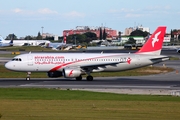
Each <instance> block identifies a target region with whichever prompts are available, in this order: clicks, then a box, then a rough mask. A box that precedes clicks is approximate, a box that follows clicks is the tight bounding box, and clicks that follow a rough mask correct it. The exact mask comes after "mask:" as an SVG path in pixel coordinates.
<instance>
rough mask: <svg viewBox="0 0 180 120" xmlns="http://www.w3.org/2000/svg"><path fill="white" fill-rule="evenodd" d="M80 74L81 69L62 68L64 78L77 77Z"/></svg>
mask: <svg viewBox="0 0 180 120" xmlns="http://www.w3.org/2000/svg"><path fill="white" fill-rule="evenodd" d="M81 74H82V71H81V70H80V69H76V68H64V69H63V76H64V77H65V78H75V77H79V76H80V75H81Z"/></svg>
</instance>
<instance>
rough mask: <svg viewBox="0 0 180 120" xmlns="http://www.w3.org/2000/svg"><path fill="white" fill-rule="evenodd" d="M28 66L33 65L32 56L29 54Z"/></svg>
mask: <svg viewBox="0 0 180 120" xmlns="http://www.w3.org/2000/svg"><path fill="white" fill-rule="evenodd" d="M28 66H33V57H32V56H31V55H29V56H28Z"/></svg>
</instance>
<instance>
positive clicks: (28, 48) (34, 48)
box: [0, 46, 53, 52]
mask: <svg viewBox="0 0 180 120" xmlns="http://www.w3.org/2000/svg"><path fill="white" fill-rule="evenodd" d="M0 51H13V52H14V51H53V50H52V49H47V48H44V47H41V46H20V47H16V46H13V47H3V48H0Z"/></svg>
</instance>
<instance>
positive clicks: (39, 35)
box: [36, 32, 42, 40]
mask: <svg viewBox="0 0 180 120" xmlns="http://www.w3.org/2000/svg"><path fill="white" fill-rule="evenodd" d="M36 39H37V40H42V35H41V33H40V32H38V35H37V37H36Z"/></svg>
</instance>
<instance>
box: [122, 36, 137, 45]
mask: <svg viewBox="0 0 180 120" xmlns="http://www.w3.org/2000/svg"><path fill="white" fill-rule="evenodd" d="M125 44H136V40H135V39H134V38H132V37H130V38H129V40H128V41H127V42H126V43H125Z"/></svg>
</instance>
